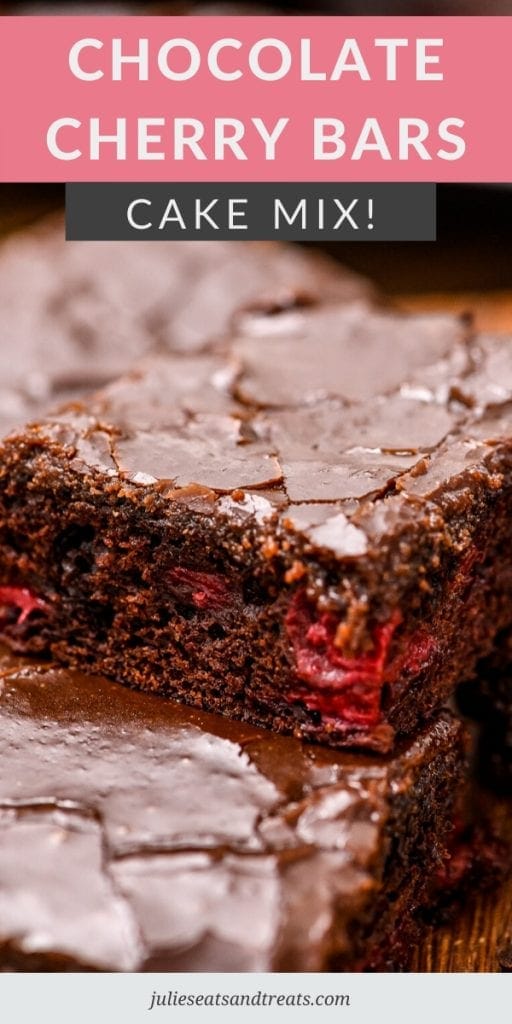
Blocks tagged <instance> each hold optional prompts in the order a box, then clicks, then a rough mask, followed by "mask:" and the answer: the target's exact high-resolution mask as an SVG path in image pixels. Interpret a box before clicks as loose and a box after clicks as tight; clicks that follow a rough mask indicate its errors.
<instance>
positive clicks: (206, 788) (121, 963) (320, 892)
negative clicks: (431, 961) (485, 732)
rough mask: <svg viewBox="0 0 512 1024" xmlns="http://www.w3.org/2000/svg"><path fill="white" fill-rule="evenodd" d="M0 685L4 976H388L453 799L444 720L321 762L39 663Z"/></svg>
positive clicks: (445, 835)
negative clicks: (393, 742) (366, 971)
mask: <svg viewBox="0 0 512 1024" xmlns="http://www.w3.org/2000/svg"><path fill="white" fill-rule="evenodd" d="M0 672H1V683H0V689H1V696H0V965H1V967H3V969H7V970H13V969H14V970H84V969H93V970H122V971H136V970H137V971H138V970H166V971H167V970H187V971H196V970H197V971H199V970H216V971H219V970H230V971H254V970H310V971H318V970H323V969H327V968H329V967H331V966H337V967H339V968H340V969H352V968H355V969H362V968H364V967H371V966H372V965H373V964H377V965H378V966H379V967H381V968H382V969H391V968H396V967H400V966H403V965H404V964H405V963H406V958H407V954H408V950H407V941H406V940H407V937H409V938H410V937H411V934H413V932H414V929H415V928H416V927H417V925H416V924H415V923H414V913H415V910H416V909H417V908H418V907H419V906H422V904H423V903H424V902H425V901H426V900H428V899H429V898H430V896H431V894H432V890H433V888H435V886H436V882H437V880H438V879H439V878H440V877H441V876H442V874H443V871H444V868H445V865H446V858H447V843H449V839H450V832H451V826H452V822H453V819H454V814H456V812H457V810H458V807H457V805H458V801H459V800H460V795H461V787H462V776H463V768H464V737H463V734H462V730H461V726H460V724H459V723H457V722H456V721H455V720H454V719H452V718H450V717H449V716H448V715H442V716H441V717H440V718H438V719H437V721H435V722H434V723H433V724H432V725H431V726H430V728H428V729H427V730H425V732H424V733H422V734H421V735H420V736H419V737H418V738H417V739H416V740H414V741H413V742H411V743H410V744H408V745H405V746H403V747H402V748H401V750H400V751H399V752H397V754H396V756H395V757H394V758H389V757H375V756H374V757H365V756H364V755H359V756H356V755H354V756H348V755H342V754H338V755H337V754H335V753H334V752H332V751H329V750H327V749H324V748H321V747H314V746H311V745H302V744H300V743H299V742H297V741H296V740H293V739H290V738H287V737H279V736H275V735H272V734H270V733H265V732H263V731H260V730H257V729H254V728H252V727H250V726H242V725H240V724H239V723H231V722H228V721H227V720H226V719H223V718H218V717H215V716H213V715H207V714H204V713H201V712H197V711H193V710H191V709H187V708H185V707H183V706H180V705H176V704H174V703H172V702H171V701H162V700H159V699H158V698H156V697H151V696H146V695H144V694H137V693H133V692H130V691H129V690H126V689H123V688H122V687H120V686H118V685H116V684H114V683H110V682H108V681H106V680H102V679H99V678H89V677H84V676H80V675H78V674H75V673H72V672H69V671H66V670H64V669H59V668H55V667H53V666H51V665H45V664H33V663H30V662H29V661H26V660H25V661H22V660H17V659H15V658H12V657H9V656H6V655H3V656H2V657H1V662H0ZM411 929H412V930H411Z"/></svg>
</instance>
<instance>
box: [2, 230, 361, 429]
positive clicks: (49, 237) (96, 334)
mask: <svg viewBox="0 0 512 1024" xmlns="http://www.w3.org/2000/svg"><path fill="white" fill-rule="evenodd" d="M27 287H29V288H30V297H29V298H28V296H27ZM294 290H298V291H299V292H304V293H307V294H308V295H324V296H331V297H333V298H334V297H336V298H338V299H339V300H340V301H349V300H354V299H356V298H365V297H368V296H370V294H371V291H372V289H371V287H370V285H369V284H367V283H366V282H365V281H364V280H363V279H362V278H359V277H358V276H357V275H356V274H352V273H350V272H349V271H347V270H345V269H344V268H342V267H340V266H339V265H338V264H336V263H334V262H331V261H330V260H328V259H327V258H323V257H322V256H321V255H319V254H318V253H316V252H312V251H311V250H309V251H308V250H306V249H301V248H300V247H299V246H287V245H280V244H277V243H273V242H269V243H258V242H241V243H238V242H236V243H233V242H174V243H173V242H162V243H160V244H159V245H154V244H153V243H150V242H138V243H137V245H133V246H130V245H126V244H125V243H120V244H119V243H117V242H66V241H65V240H64V224H63V222H62V220H61V218H60V217H58V218H55V217H51V218H48V220H46V221H44V222H43V223H42V224H41V225H39V226H38V227H36V228H30V229H29V230H26V231H23V232H20V233H17V234H15V235H13V236H12V237H11V238H8V239H7V240H6V241H4V242H3V243H2V245H1V246H0V310H1V324H2V345H1V346H0V433H1V434H5V433H7V431H8V430H10V429H12V427H13V426H14V425H15V424H19V423H24V422H25V421H26V420H27V419H29V418H32V417H34V416H39V415H40V414H41V412H43V411H45V412H46V411H47V410H48V409H49V408H50V406H51V405H52V404H53V405H54V404H55V403H56V402H62V401H66V400H67V399H68V398H71V397H74V396H82V395H83V394H85V392H86V391H87V390H88V389H89V390H90V389H91V388H98V387H100V386H102V385H103V384H105V383H107V382H108V381H110V380H112V379H113V378H115V377H117V376H119V374H120V373H124V372H125V370H126V368H127V367H128V366H130V364H131V363H132V362H133V361H134V360H136V359H140V357H141V356H143V355H144V354H145V353H148V352H163V351H166V350H172V349H173V348H176V347H180V348H185V349H194V348H197V347H198V346H200V345H201V344H202V343H203V341H204V338H205V336H207V335H209V336H210V337H213V336H215V335H221V334H223V333H224V332H225V331H226V329H227V327H228V325H229V322H230V318H231V316H232V314H233V312H234V310H235V309H236V308H237V306H239V305H241V304H242V303H245V302H248V301H249V300H251V299H253V298H254V297H255V296H257V295H258V294H260V292H262V291H263V292H266V293H267V294H268V295H269V297H271V298H272V299H274V300H275V301H277V302H281V303H282V302H284V303H286V301H287V297H288V296H289V295H290V294H293V292H294Z"/></svg>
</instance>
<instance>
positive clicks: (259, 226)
mask: <svg viewBox="0 0 512 1024" xmlns="http://www.w3.org/2000/svg"><path fill="white" fill-rule="evenodd" d="M66 238H67V239H70V240H71V239H76V240H82V241H94V240H97V241H108V240H112V241H114V240H115V241H137V240H144V239H146V240H148V239H153V240H155V241H156V240H161V241H164V240H169V239H173V240H176V239H180V238H182V239H194V238H197V239H209V240H211V239H215V238H217V239H220V240H225V239H230V238H232V239H238V240H242V239H247V240H265V239H272V238H280V239H286V240H289V241H297V242H299V241H303V242H304V241H308V242H310V241H326V242H327V241H328V242H333V241H351V242H357V241H361V242H363V241H364V242H371V241H375V242H391V241H403V242H409V241H435V238H436V186H435V185H432V184H424V183H421V184H418V183H405V184H404V183H392V184H389V183H385V184H384V183H382V182H380V183H378V184H368V183H365V184H350V183H348V184H347V183H343V184H339V185H337V184H315V183H312V182H308V183H306V184H301V183H296V182H295V183H286V182H285V183H282V182H280V183H276V184H274V183H270V182H249V183H242V184H233V183H229V182H220V183H217V184H215V183H214V184H205V183H199V184H195V183H191V182H178V183H176V182H175V183H170V184H167V183H163V182H158V183H151V184H132V183H127V182H108V183H101V182H94V183H89V182H88V183H76V184H70V185H66Z"/></svg>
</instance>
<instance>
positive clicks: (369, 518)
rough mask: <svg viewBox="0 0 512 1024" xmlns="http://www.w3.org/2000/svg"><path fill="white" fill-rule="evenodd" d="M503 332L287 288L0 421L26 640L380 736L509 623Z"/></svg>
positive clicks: (345, 736) (203, 693)
mask: <svg viewBox="0 0 512 1024" xmlns="http://www.w3.org/2000/svg"><path fill="white" fill-rule="evenodd" d="M511 397H512V349H511V347H510V342H509V340H508V339H506V338H503V339H501V338H493V337H477V338H471V337H470V336H469V331H468V327H467V325H466V324H464V323H462V322H460V321H458V320H457V319H454V318H450V317H442V316H438V317H436V316H430V317H429V316H423V317H421V316H418V317H412V316H401V315H399V314H391V313H383V312H376V311H373V310H371V309H370V308H369V307H367V306H366V305H365V304H363V303H356V304H352V305H333V304H329V303H325V304H322V303H317V304H315V303H313V304H311V303H309V304H307V303H305V301H304V300H303V299H302V300H301V299H297V301H296V302H295V304H294V305H290V303H289V302H288V303H287V304H286V305H285V306H284V307H283V308H280V307H279V306H276V305H275V304H273V305H271V306H270V307H269V306H265V305H260V306H258V307H253V308H252V309H250V310H245V311H244V312H242V313H240V314H239V315H238V317H237V320H236V323H235V325H234V333H233V335H232V336H231V337H230V338H228V339H227V340H226V341H225V343H224V348H223V350H220V349H216V350H215V351H204V352H202V353H201V354H194V355H191V354H181V355H174V356H167V357H165V358H160V359H152V360H148V361H147V362H146V364H145V365H143V366H142V367H141V368H140V370H139V371H138V372H136V373H134V374H132V375H131V376H128V377H125V378H123V379H120V380H119V381H118V382H117V383H116V384H113V385H111V386H110V387H109V388H107V389H106V390H105V391H103V392H102V393H99V394H98V395H97V396H96V397H95V398H93V399H91V400H90V402H89V403H88V404H86V405H81V406H80V405H78V406H73V407H71V408H70V409H69V410H68V411H67V412H64V413H62V414H61V415H56V416H54V417H51V418H50V419H47V420H46V421H43V422H41V423H40V424H38V425H35V426H33V427H30V428H27V429H26V430H25V431H24V432H22V433H20V434H18V435H17V436H13V437H12V438H11V439H10V440H8V441H7V442H6V443H5V445H4V447H3V450H2V468H1V470H0V564H1V565H2V573H3V579H2V580H1V586H0V600H1V601H2V605H3V616H2V622H1V632H2V635H3V636H4V638H5V639H6V640H7V642H8V643H9V644H10V645H11V646H12V647H13V648H15V649H18V650H20V651H37V650H42V649H50V650H51V651H52V652H53V654H54V656H55V657H56V658H57V659H59V660H61V661H63V662H65V663H67V664H71V665H75V666H78V667H82V668H83V667H85V666H87V667H88V669H89V670H92V671H97V672H101V673H104V674H106V675H109V676H113V677H115V678H117V679H121V680H122V681H123V682H125V683H128V684H129V685H132V686H137V687H140V688H143V689H147V690H152V691H155V692H159V693H163V694H166V695H167V696H171V697H174V698H178V699H180V700H183V701H185V702H187V703H190V704H193V705H196V706H201V707H203V708H206V709H209V710H213V711H219V712H221V713H223V714H227V715H230V716H232V717H236V718H241V719H243V720H245V721H250V722H252V723H253V724H256V725H258V726H270V727H272V728H274V729H277V730H279V731H282V732H290V733H294V734H295V735H297V736H301V737H307V738H312V739H315V740H318V741H320V742H327V743H329V744H331V745H333V746H344V745H345V746H354V745H356V746H357V745H359V746H368V747H371V748H374V749H381V750H385V749H389V747H390V745H391V742H392V738H393V735H394V734H395V733H397V732H398V733H402V734H404V733H408V732H412V731H413V730H414V729H415V728H416V727H417V724H418V722H419V721H421V720H422V718H424V717H425V716H427V715H429V714H430V713H431V712H432V710H433V709H434V708H436V707H437V706H439V705H440V704H441V702H442V701H444V699H445V698H446V697H447V695H448V694H449V693H450V692H452V690H453V688H454V685H455V684H456V683H457V682H458V681H459V680H460V679H462V678H467V677H468V676H469V675H470V674H471V672H472V671H473V668H474V666H475V664H476V661H477V659H478V658H480V657H482V656H484V655H486V654H487V653H488V652H489V651H490V649H491V648H492V645H493V642H494V637H495V635H496V632H497V631H498V630H499V629H500V628H503V627H505V626H506V625H507V624H508V623H509V621H510V597H509V595H510V592H511V587H512V560H511V558H510V550H511V542H512V526H511V521H510V516H509V511H508V510H509V507H510V501H511V497H512V495H511V489H512V475H511V470H512V446H511V442H510V437H511V433H512V416H511V408H510V399H511Z"/></svg>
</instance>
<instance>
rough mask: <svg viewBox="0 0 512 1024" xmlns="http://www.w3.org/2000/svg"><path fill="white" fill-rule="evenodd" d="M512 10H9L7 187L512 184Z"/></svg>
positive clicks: (4, 115) (2, 74) (5, 46)
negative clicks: (386, 13) (262, 13)
mask: <svg viewBox="0 0 512 1024" xmlns="http://www.w3.org/2000/svg"><path fill="white" fill-rule="evenodd" d="M511 51H512V18H490V17H489V18H448V17H439V18H415V17H404V18H394V17H393V18H391V17H386V18H375V17H372V18H341V17H337V18H330V17H294V18H288V17H268V16H267V17H98V16H96V17H93V16H87V17H4V18H1V19H0V90H1V91H0V95H1V97H2V102H1V110H0V180H2V181H69V182H71V181H212V182H213V181H276V182H277V181H319V182H320V181H325V182H328V181H340V182H341V181H360V182H364V181H374V182H375V181H431V182H443V181H482V182H483V181H489V182H491V181H507V180H510V179H511V178H512V174H511V170H512V142H511V135H510V133H509V130H508V128H507V124H506V123H505V111H506V109H507V107H508V104H509V101H510V97H511V96H512V60H511V59H510V53H511Z"/></svg>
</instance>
